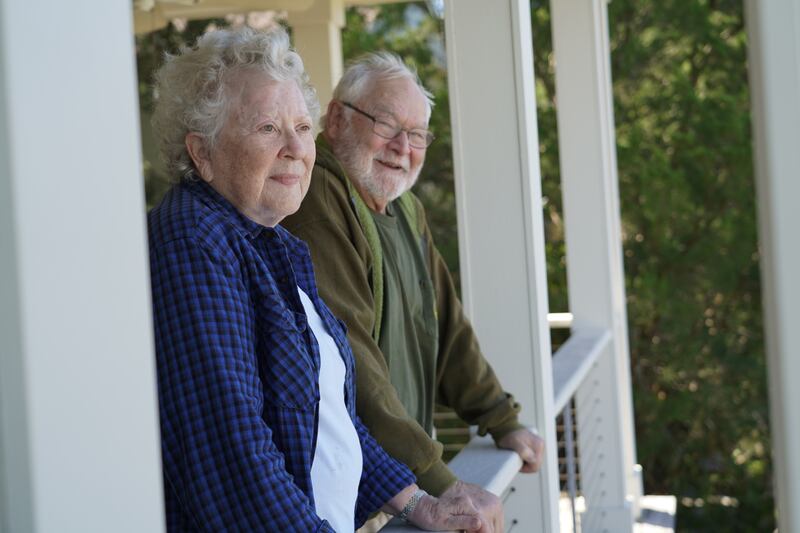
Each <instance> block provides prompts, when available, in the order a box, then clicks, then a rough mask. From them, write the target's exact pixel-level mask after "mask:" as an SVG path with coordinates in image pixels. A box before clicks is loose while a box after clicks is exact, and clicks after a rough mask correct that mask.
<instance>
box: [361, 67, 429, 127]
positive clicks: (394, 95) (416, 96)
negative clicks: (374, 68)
mask: <svg viewBox="0 0 800 533" xmlns="http://www.w3.org/2000/svg"><path fill="white" fill-rule="evenodd" d="M363 105H365V106H366V107H369V108H370V109H371V110H372V111H373V112H374V113H381V112H383V113H387V114H390V115H394V116H395V117H396V118H409V119H412V120H415V121H418V122H420V123H423V124H424V123H425V122H426V121H427V116H428V105H427V100H426V98H425V95H424V94H423V93H422V91H421V90H420V88H419V87H418V86H417V84H416V83H414V82H413V81H411V80H409V79H407V78H397V79H390V80H379V81H376V82H373V83H372V84H371V86H369V87H368V88H367V90H366V91H365V94H364V98H363Z"/></svg>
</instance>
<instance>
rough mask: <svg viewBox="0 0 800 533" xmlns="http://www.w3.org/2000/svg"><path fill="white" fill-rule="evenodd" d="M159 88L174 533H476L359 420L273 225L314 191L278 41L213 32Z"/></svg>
mask: <svg viewBox="0 0 800 533" xmlns="http://www.w3.org/2000/svg"><path fill="white" fill-rule="evenodd" d="M157 89H158V105H157V108H156V112H155V116H154V127H155V129H156V132H157V134H158V136H159V141H160V145H161V148H162V152H163V153H164V155H165V157H166V159H167V162H168V165H169V168H170V169H171V171H172V172H173V173H174V174H175V175H177V176H180V178H181V179H180V182H179V183H178V184H177V185H175V186H174V187H173V188H172V189H171V190H170V192H169V193H168V194H167V195H166V197H165V198H164V199H163V201H162V202H161V203H160V204H159V205H158V206H157V207H156V208H155V209H153V211H152V212H151V213H150V214H149V219H148V222H149V237H150V261H151V273H152V289H153V307H154V313H155V317H154V319H155V333H156V353H157V358H158V392H159V407H160V414H161V432H162V453H163V466H164V482H165V483H164V490H165V497H166V508H167V526H168V529H169V530H170V531H223V530H224V531H248V532H249V531H270V532H285V531H302V532H309V531H339V532H342V531H353V530H354V529H355V528H356V527H358V526H359V525H360V524H361V523H363V521H364V519H365V518H366V517H367V516H368V515H369V514H370V513H372V512H374V511H376V510H378V509H380V508H383V509H384V510H386V511H388V512H391V513H394V514H399V515H400V516H401V517H403V518H406V519H408V520H410V521H411V522H413V523H415V524H417V525H419V526H420V527H423V528H428V529H430V528H436V529H464V528H466V529H470V528H471V529H477V528H479V527H480V519H479V518H478V516H477V514H476V512H475V508H474V507H473V506H472V504H471V503H470V502H469V500H464V499H457V500H449V501H446V500H442V499H436V498H433V497H431V496H428V495H426V494H424V493H423V492H422V491H419V490H418V488H417V486H416V485H415V484H414V477H413V475H412V474H411V472H410V471H409V470H408V469H407V468H406V467H405V466H404V465H402V464H400V463H398V462H396V461H395V460H394V459H392V458H390V457H389V456H388V455H386V453H385V452H384V451H383V450H382V449H381V448H380V447H379V446H378V445H377V444H376V443H375V441H374V440H373V439H372V437H370V435H369V434H368V433H367V431H366V430H365V428H364V426H363V425H362V424H361V422H360V421H359V419H358V418H357V417H356V415H355V407H354V406H355V399H354V395H355V390H354V387H353V355H352V353H351V351H350V347H349V346H348V344H347V340H346V337H345V332H344V330H343V327H342V325H341V323H340V322H339V321H338V320H337V319H336V318H335V317H334V316H333V315H332V314H331V312H330V311H329V310H328V307H327V306H326V305H325V303H324V302H322V300H320V298H319V295H318V293H317V288H316V286H315V282H314V272H313V271H312V267H311V261H310V258H309V255H308V251H307V248H306V246H305V245H304V244H303V243H302V242H300V241H298V240H297V239H295V238H294V237H292V235H290V234H289V233H288V232H286V231H285V230H283V229H282V228H281V227H280V226H278V223H279V222H280V221H281V219H283V218H284V217H285V216H287V215H289V214H291V213H293V212H294V211H296V210H297V208H298V207H299V205H300V202H301V201H302V199H303V197H304V196H305V194H306V191H307V190H308V184H309V179H310V175H311V169H312V167H313V165H314V155H315V154H314V138H313V124H314V121H315V119H316V118H317V115H318V113H319V105H318V103H317V101H316V97H315V94H314V91H313V89H312V88H311V87H310V86H309V84H308V82H307V76H306V75H305V73H304V71H303V64H302V61H301V59H300V57H299V56H298V55H297V54H296V53H295V52H294V51H292V50H291V49H290V48H289V40H288V37H287V35H286V33H285V32H283V31H282V30H278V31H273V32H270V33H258V32H254V31H252V30H249V29H242V30H237V31H217V32H213V33H209V34H207V35H205V36H204V37H202V38H201V39H200V40H199V41H198V43H197V45H196V46H195V47H194V48H192V49H185V50H183V51H182V52H181V53H180V54H179V55H177V56H175V57H171V58H168V61H167V62H166V64H165V65H164V66H163V67H162V68H161V70H160V71H159V73H158V75H157Z"/></svg>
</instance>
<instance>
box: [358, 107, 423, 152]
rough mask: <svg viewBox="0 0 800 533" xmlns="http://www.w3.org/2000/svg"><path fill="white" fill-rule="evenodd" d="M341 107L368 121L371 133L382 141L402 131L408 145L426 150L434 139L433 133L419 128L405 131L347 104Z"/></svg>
mask: <svg viewBox="0 0 800 533" xmlns="http://www.w3.org/2000/svg"><path fill="white" fill-rule="evenodd" d="M342 105H343V106H345V107H347V108H350V109H352V110H353V111H355V112H356V113H360V114H362V115H364V116H365V117H367V118H368V119H370V120H371V121H372V131H373V133H375V135H377V136H379V137H383V138H384V139H390V140H391V139H394V138H395V137H397V136H398V135H400V132H403V131H404V132H406V135H407V136H408V144H409V145H411V146H413V147H414V148H427V147H428V146H430V145H431V143H432V142H433V140H434V139H435V138H436V137H434V135H433V133H431V132H429V131H428V130H423V129H421V128H412V129H405V128H401V127H400V126H397V125H395V124H390V123H388V122H384V121H383V120H380V119H379V118H375V117H374V116H372V115H370V114H369V113H367V112H366V111H364V110H362V109H359V108H357V107H356V106H354V105H353V104H351V103H349V102H342Z"/></svg>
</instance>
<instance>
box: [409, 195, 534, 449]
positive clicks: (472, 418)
mask: <svg viewBox="0 0 800 533" xmlns="http://www.w3.org/2000/svg"><path fill="white" fill-rule="evenodd" d="M417 201H418V200H417ZM417 212H418V213H420V216H421V220H420V221H419V223H420V225H421V226H422V234H423V236H424V238H425V241H426V244H427V247H428V261H429V265H430V269H431V278H432V281H433V287H434V291H435V292H436V306H437V314H438V321H439V357H438V359H437V376H436V383H437V402H438V403H440V404H442V405H445V406H447V407H450V408H452V409H453V410H454V411H455V412H456V413H457V414H458V416H459V417H460V418H461V419H462V420H464V421H465V422H467V423H468V424H470V425H475V426H478V434H480V435H485V434H486V433H487V432H488V433H490V434H491V435H492V437H493V438H494V439H495V440H498V439H500V438H502V437H503V436H504V435H506V434H508V433H510V432H512V431H514V430H515V429H519V428H522V427H524V426H523V425H522V424H520V423H519V421H518V420H517V414H518V413H519V411H520V405H519V404H518V403H516V402H515V401H514V398H513V397H512V396H511V395H510V394H508V393H506V392H504V391H503V388H502V386H501V385H500V382H499V380H498V379H497V376H496V375H495V373H494V371H493V370H492V367H491V366H490V365H489V362H488V361H486V358H485V357H484V356H483V354H482V352H481V349H480V346H479V345H478V339H477V337H476V335H475V331H474V330H473V329H472V324H471V323H470V321H469V319H467V317H466V315H465V314H464V310H463V307H462V306H461V300H460V299H459V298H458V294H457V293H456V289H455V285H454V284H453V279H452V276H451V275H450V270H449V269H448V268H447V264H446V263H445V261H444V258H443V257H442V256H441V254H440V253H439V250H438V249H437V248H436V246H435V245H434V243H433V237H432V235H431V231H430V228H429V227H428V225H427V222H426V221H425V219H424V211H423V210H422V209H421V205H419V208H418V209H417Z"/></svg>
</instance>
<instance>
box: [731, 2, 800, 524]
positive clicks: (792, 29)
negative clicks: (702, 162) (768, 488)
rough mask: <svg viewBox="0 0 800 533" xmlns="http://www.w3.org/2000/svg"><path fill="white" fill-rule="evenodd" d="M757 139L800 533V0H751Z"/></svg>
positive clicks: (778, 373)
mask: <svg viewBox="0 0 800 533" xmlns="http://www.w3.org/2000/svg"><path fill="white" fill-rule="evenodd" d="M745 5H746V7H747V12H746V15H747V16H746V21H747V39H748V53H749V71H750V72H749V75H750V88H751V91H752V99H751V102H752V103H751V106H752V110H753V113H752V115H753V141H754V146H755V159H756V186H757V191H758V235H759V246H760V248H761V281H762V284H763V285H762V286H763V293H762V299H763V302H764V333H765V336H766V341H767V363H768V370H769V399H770V425H771V430H772V444H773V460H774V461H775V463H774V468H773V472H774V486H775V495H776V504H777V508H778V528H779V529H780V531H782V532H797V531H800V457H798V455H797V450H798V449H800V420H798V417H797V412H796V408H797V405H798V403H800V387H798V386H797V376H798V375H800V359H798V357H797V355H798V352H800V328H798V327H797V325H798V324H800V277H798V272H800V249H798V246H797V228H798V227H800V211H798V209H797V199H798V198H800V181H798V177H799V176H800V151H798V150H797V139H798V138H800V103H798V94H800V0H789V1H786V2H763V1H758V0H748V1H747V2H746V3H745Z"/></svg>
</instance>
